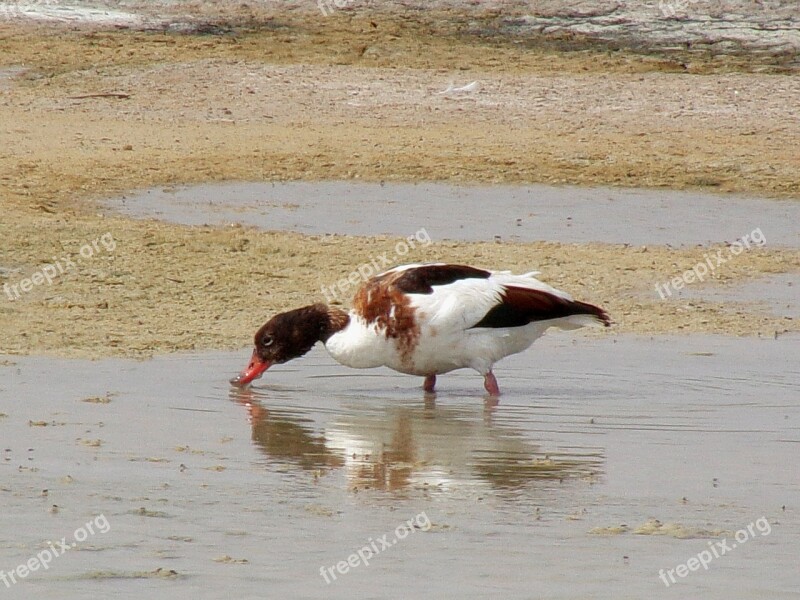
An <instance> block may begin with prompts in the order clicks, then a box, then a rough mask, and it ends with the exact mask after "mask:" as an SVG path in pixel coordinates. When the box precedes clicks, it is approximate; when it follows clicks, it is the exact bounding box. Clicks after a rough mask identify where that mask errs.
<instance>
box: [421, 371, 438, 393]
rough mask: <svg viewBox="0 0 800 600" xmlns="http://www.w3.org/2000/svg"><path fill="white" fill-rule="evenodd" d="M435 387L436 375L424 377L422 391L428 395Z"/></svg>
mask: <svg viewBox="0 0 800 600" xmlns="http://www.w3.org/2000/svg"><path fill="white" fill-rule="evenodd" d="M435 387H436V375H428V376H426V377H425V383H423V384H422V389H423V390H425V391H426V392H428V393H429V394H430V393H432V392H433V391H434V388H435Z"/></svg>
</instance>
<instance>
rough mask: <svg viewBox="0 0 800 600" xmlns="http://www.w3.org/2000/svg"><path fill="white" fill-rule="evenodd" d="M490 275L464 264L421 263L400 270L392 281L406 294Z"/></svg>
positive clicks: (430, 290)
mask: <svg viewBox="0 0 800 600" xmlns="http://www.w3.org/2000/svg"><path fill="white" fill-rule="evenodd" d="M393 275H394V274H393ZM490 275H491V273H490V272H489V271H484V270H483V269H476V268H475V267H468V266H466V265H422V266H420V267H414V268H412V269H407V270H405V271H401V272H400V273H398V274H397V275H396V278H395V279H394V281H393V282H392V283H393V285H394V286H395V287H396V288H397V289H398V290H400V291H401V292H404V293H406V294H431V293H433V286H435V285H447V284H449V283H453V282H455V281H459V280H460V279H488V278H489V276H490Z"/></svg>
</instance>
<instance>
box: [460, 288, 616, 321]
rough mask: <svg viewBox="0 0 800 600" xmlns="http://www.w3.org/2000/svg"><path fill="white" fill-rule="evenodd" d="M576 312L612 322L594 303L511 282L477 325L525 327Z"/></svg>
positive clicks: (576, 313) (575, 313)
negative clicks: (498, 301)
mask: <svg viewBox="0 0 800 600" xmlns="http://www.w3.org/2000/svg"><path fill="white" fill-rule="evenodd" d="M572 315H591V316H594V317H596V318H597V319H598V320H599V321H600V322H601V323H602V324H603V325H605V326H606V327H608V326H609V325H611V319H610V318H609V316H608V314H607V313H606V311H604V310H603V309H602V308H600V307H598V306H594V305H593V304H587V303H586V302H578V301H577V300H566V299H564V298H561V297H560V296H556V295H555V294H551V293H549V292H545V291H542V290H532V289H528V288H519V287H513V286H507V287H506V288H505V290H504V291H503V294H502V296H501V300H500V303H499V304H497V305H495V306H494V307H493V308H492V309H491V310H489V312H487V313H486V315H485V316H484V317H483V318H482V319H481V320H480V321H479V322H478V323H476V324H475V325H473V327H493V328H500V327H522V326H523V325H527V324H528V323H531V322H533V321H548V320H550V319H560V318H562V317H569V316H572Z"/></svg>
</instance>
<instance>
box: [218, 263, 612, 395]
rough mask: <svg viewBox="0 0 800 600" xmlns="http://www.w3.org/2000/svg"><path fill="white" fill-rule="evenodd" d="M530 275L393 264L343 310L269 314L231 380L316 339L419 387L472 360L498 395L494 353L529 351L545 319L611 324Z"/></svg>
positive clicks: (342, 358) (566, 324)
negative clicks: (412, 378) (412, 379)
mask: <svg viewBox="0 0 800 600" xmlns="http://www.w3.org/2000/svg"><path fill="white" fill-rule="evenodd" d="M537 274H538V273H537V272H535V271H534V272H531V273H526V274H524V275H513V274H511V273H510V272H508V271H487V270H484V269H478V268H475V267H470V266H466V265H453V264H441V263H437V264H412V265H403V266H400V267H395V268H393V269H390V270H388V271H386V272H384V273H381V274H380V275H376V276H375V277H372V278H371V279H369V280H367V281H366V282H365V283H364V284H363V285H362V286H361V287H360V288H359V289H358V291H357V292H356V294H355V297H354V299H353V308H352V310H350V311H349V312H345V311H344V310H341V309H339V308H336V307H332V306H328V305H326V304H312V305H310V306H304V307H302V308H297V309H295V310H291V311H288V312H284V313H280V314H278V315H275V316H274V317H272V318H271V319H270V320H269V321H267V322H266V323H265V324H264V325H263V326H262V327H261V328H260V329H259V330H258V332H257V333H256V335H255V349H254V350H253V356H252V358H251V359H250V363H249V364H248V366H247V368H245V369H244V371H242V372H241V374H239V376H238V377H236V378H234V379H232V380H231V383H232V384H234V385H237V386H244V385H247V384H249V383H250V382H252V381H253V380H254V379H257V378H258V377H260V376H261V375H262V374H263V373H264V371H266V370H267V369H268V368H270V367H271V366H272V365H275V364H282V363H285V362H287V361H289V360H292V359H294V358H298V357H300V356H303V355H304V354H305V353H306V352H308V351H309V350H311V348H312V347H313V346H314V345H315V344H316V343H317V342H322V343H323V344H324V345H325V348H326V349H327V351H328V352H329V353H330V355H331V356H332V357H333V358H334V359H336V360H337V361H338V362H340V363H341V364H343V365H346V366H348V367H354V368H357V369H368V368H372V367H380V366H386V367H389V368H390V369H394V370H395V371H399V372H401V373H407V374H409V375H419V376H422V377H424V378H425V382H424V384H423V388H424V390H425V391H426V392H433V391H434V388H435V385H436V376H437V375H440V374H442V373H448V372H450V371H453V370H455V369H463V368H471V369H474V370H476V371H477V372H478V373H480V374H481V375H483V377H484V387H485V389H486V391H487V392H488V393H489V394H490V395H491V396H498V395H499V394H500V388H499V386H498V384H497V379H496V378H495V376H494V373H493V372H492V367H493V366H494V364H495V363H496V362H497V361H499V360H500V359H502V358H504V357H506V356H509V355H511V354H516V353H518V352H522V351H523V350H526V349H527V348H528V347H529V346H530V345H531V344H532V343H533V342H534V341H535V340H536V339H537V338H539V337H540V336H541V335H542V334H543V333H544V332H545V331H546V330H547V329H548V328H550V327H557V328H559V329H578V328H580V327H584V326H595V327H603V326H605V327H608V326H609V325H610V323H611V321H610V319H609V316H608V314H607V313H606V311H605V310H603V309H602V308H600V307H598V306H594V305H593V304H587V303H585V302H580V301H577V300H573V299H572V297H571V296H570V295H569V294H567V293H566V292H562V291H561V290H557V289H555V288H553V287H551V286H549V285H547V284H545V283H542V282H541V281H539V280H538V279H536V278H535V275H537Z"/></svg>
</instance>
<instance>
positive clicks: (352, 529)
mask: <svg viewBox="0 0 800 600" xmlns="http://www.w3.org/2000/svg"><path fill="white" fill-rule="evenodd" d="M799 350H800V338H798V337H797V336H796V335H794V336H789V335H787V336H781V337H780V338H779V339H777V340H773V339H756V338H731V337H722V336H687V337H668V336H667V337H660V338H657V339H652V338H641V337H634V336H620V337H617V338H600V339H589V338H583V337H581V336H570V335H555V334H554V335H550V336H547V337H545V338H544V339H542V340H540V341H539V342H537V344H536V345H535V346H534V349H533V350H532V351H531V352H529V353H527V354H525V355H522V356H515V357H511V358H509V359H508V360H506V361H504V362H503V363H501V365H500V366H499V368H498V369H497V374H498V378H499V381H500V384H501V386H502V388H503V390H504V393H505V394H504V396H503V397H502V399H501V402H500V404H499V405H498V406H496V407H491V406H489V405H487V404H485V403H484V398H483V397H482V390H481V387H480V378H479V377H477V376H476V375H474V374H472V373H469V372H467V371H461V372H457V373H453V374H450V375H448V376H445V377H442V378H441V381H440V392H439V393H438V395H437V396H436V398H435V399H430V398H428V399H427V400H426V398H425V397H424V396H423V393H422V391H421V390H420V389H419V383H420V382H419V381H417V380H416V378H412V377H407V376H402V375H399V374H395V373H393V372H390V371H386V370H382V369H381V370H373V371H353V370H348V369H345V368H344V367H341V366H339V365H335V364H334V363H333V361H332V360H331V359H330V358H329V357H328V356H327V354H325V353H324V352H323V351H321V350H319V349H317V350H315V351H313V352H312V354H310V355H309V356H308V357H306V358H305V359H303V360H301V361H297V362H295V363H292V364H291V365H286V366H283V367H279V368H275V369H274V370H271V371H270V372H269V373H267V374H266V375H265V377H264V378H263V379H261V380H259V381H258V382H257V384H256V385H254V386H253V387H252V388H250V389H248V390H243V391H238V390H232V389H231V388H230V387H229V385H228V384H227V378H228V377H229V376H230V375H232V374H234V373H235V372H237V371H238V370H239V369H240V368H241V365H242V362H243V361H245V360H246V359H247V350H246V349H243V350H242V351H241V352H234V353H202V354H177V355H171V356H164V357H157V358H154V359H152V360H147V361H133V360H125V359H105V360H99V361H80V360H64V359H51V358H41V357H6V358H4V359H3V362H2V366H0V375H2V385H0V413H3V416H2V417H0V438H1V439H2V440H3V442H2V448H0V451H2V453H3V455H2V460H1V461H0V473H2V479H0V481H2V483H0V496H1V497H2V502H3V506H4V511H3V513H2V515H0V531H2V532H3V533H2V537H0V568H2V569H4V570H5V571H6V572H8V571H9V570H13V569H15V568H16V567H17V565H20V564H23V563H25V562H26V561H28V560H29V559H30V558H31V557H33V556H36V555H37V553H40V552H42V550H43V549H46V548H47V547H48V544H47V542H48V540H61V539H62V538H66V541H67V543H70V540H74V541H76V545H75V547H74V548H72V549H70V550H69V551H67V552H64V553H63V555H61V556H58V557H57V558H55V559H54V560H53V561H52V562H51V563H50V565H49V568H48V569H47V570H42V569H39V570H38V571H36V572H32V573H29V574H28V575H27V577H25V578H23V579H22V580H20V581H19V582H18V583H16V584H14V585H12V586H11V587H10V588H9V589H3V592H4V593H5V594H6V595H7V596H8V597H19V598H33V597H37V598H38V597H47V596H52V595H56V594H57V595H58V596H59V597H63V598H85V597H90V596H93V597H96V596H100V595H112V594H113V596H114V597H120V598H134V597H141V596H142V595H143V594H144V595H152V596H155V597H161V598H184V597H187V596H190V595H194V596H196V597H202V598H223V597H230V595H231V594H232V593H234V594H236V596H237V597H240V598H260V597H264V596H265V595H266V596H269V597H272V596H280V595H283V596H287V597H298V598H306V597H307V598H312V597H321V596H324V597H331V598H352V597H355V596H361V597H389V596H392V595H393V592H392V591H393V590H396V589H400V588H402V589H403V590H404V593H406V594H407V595H413V596H437V595H439V596H441V595H452V594H455V593H457V594H458V595H459V597H465V598H485V597H487V595H492V594H498V593H501V594H502V595H503V596H504V597H509V598H529V597H530V595H531V590H537V592H536V594H537V595H539V596H541V597H548V598H582V597H592V598H642V597H664V598H669V597H673V596H674V594H675V593H678V594H681V595H683V596H687V595H688V596H699V595H700V594H702V595H703V597H710V598H735V597H772V598H782V597H786V598H788V597H791V596H792V595H793V594H794V593H795V592H796V589H797V586H798V584H799V583H800V582H799V581H798V575H797V570H796V569H795V568H794V567H795V562H796V561H795V558H796V552H794V549H796V548H797V545H798V540H799V539H800V524H798V520H797V514H796V513H797V507H798V506H799V505H800V494H799V492H798V489H797V486H796V477H795V473H794V470H793V469H792V468H791V467H790V465H793V464H796V463H797V461H798V459H799V458H800V455H798V453H800V425H798V423H800V407H798V405H797V402H796V400H797V390H798V387H800V371H798V367H797V361H796V360H795V357H796V356H797V355H798V351H799ZM100 516H102V517H103V518H104V519H106V520H107V523H108V528H107V531H105V532H102V531H100V530H98V531H96V532H95V533H94V534H92V535H85V534H81V533H79V532H78V529H80V528H83V527H85V526H86V524H88V523H89V522H96V521H95V520H97V519H98V518H99V517H100ZM409 521H411V524H410V525H408V522H409ZM751 525H752V526H751ZM748 526H751V528H750V532H748V529H747V528H748ZM741 531H744V532H745V533H739V532H741ZM737 535H738V538H737V537H736V536H737ZM384 536H385V537H384ZM79 538H85V539H82V540H80V541H78V539H79ZM380 539H384V541H385V542H386V544H387V545H385V546H384V544H383V543H378V540H380ZM723 540H726V542H725V543H726V544H727V546H728V547H730V550H728V551H726V552H725V553H724V554H721V555H719V556H718V557H714V558H713V559H712V560H711V562H710V563H708V569H707V570H706V569H704V568H700V569H698V570H696V571H687V572H688V574H687V575H684V576H678V575H675V578H676V583H674V584H673V583H670V586H669V587H667V585H665V583H664V581H663V580H662V579H661V578H660V576H659V573H660V570H661V569H664V572H665V573H666V572H667V571H668V570H669V569H673V571H674V570H675V569H676V567H677V566H678V565H681V564H684V565H685V564H687V562H688V561H689V559H691V558H693V557H696V556H698V554H699V553H701V552H703V551H707V550H708V551H710V549H711V548H712V546H714V547H716V546H715V544H717V543H720V544H721V543H723ZM737 541H738V544H737ZM373 542H374V544H375V546H374V549H376V550H378V551H377V552H373V554H374V556H373V557H367V558H368V559H369V560H368V562H369V564H366V565H365V564H363V562H360V563H359V564H357V565H356V566H347V565H346V564H345V566H346V567H347V568H346V569H345V568H344V567H342V568H341V569H339V570H337V565H339V564H340V563H341V562H342V561H345V563H346V561H348V558H349V557H350V556H351V555H354V554H355V555H357V552H358V551H359V550H362V549H363V548H364V547H370V548H372V547H373V546H372V545H371V544H372V543H373ZM733 544H736V545H735V546H733ZM691 564H694V563H691ZM326 568H331V569H333V571H325V569H326ZM321 570H322V571H323V572H327V573H328V577H327V578H328V580H329V582H327V583H326V579H325V577H323V575H322V574H321ZM343 571H344V572H343ZM679 572H683V571H682V570H681V571H679ZM332 574H335V575H336V579H335V580H334V579H333V578H332ZM0 589H2V588H0ZM744 590H746V592H745V591H744Z"/></svg>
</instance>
